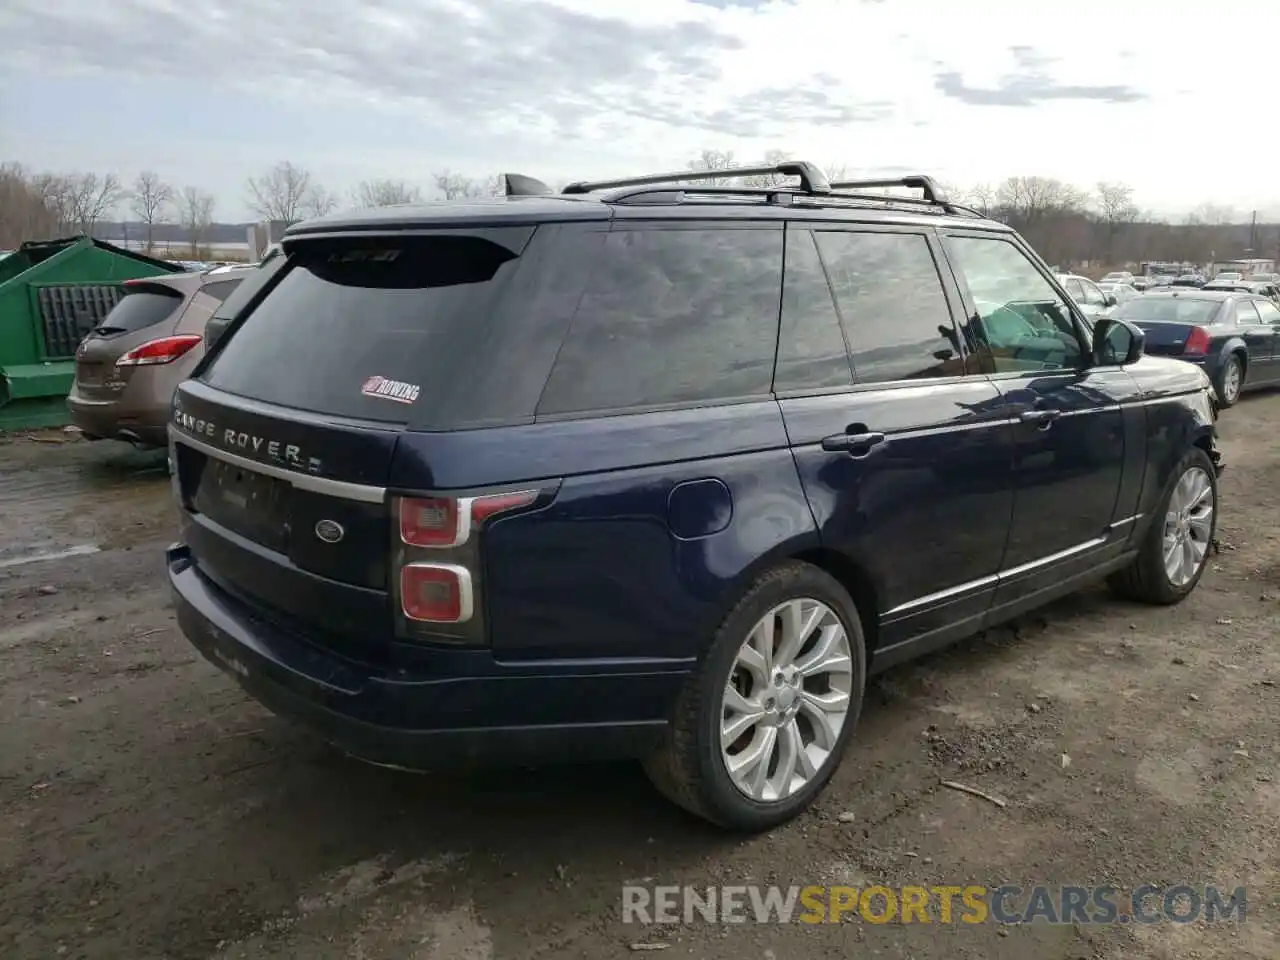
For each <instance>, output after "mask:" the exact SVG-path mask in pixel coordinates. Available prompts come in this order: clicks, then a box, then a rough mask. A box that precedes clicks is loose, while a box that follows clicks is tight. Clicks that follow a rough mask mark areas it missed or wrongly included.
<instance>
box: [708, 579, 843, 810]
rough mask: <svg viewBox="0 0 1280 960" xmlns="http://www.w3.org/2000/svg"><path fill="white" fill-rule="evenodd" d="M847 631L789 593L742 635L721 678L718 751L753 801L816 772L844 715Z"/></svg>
mask: <svg viewBox="0 0 1280 960" xmlns="http://www.w3.org/2000/svg"><path fill="white" fill-rule="evenodd" d="M852 683H853V657H852V656H851V652H850V648H849V634H848V632H847V631H846V630H845V628H844V625H843V624H842V623H841V622H840V618H839V617H837V616H836V614H835V612H834V611H833V610H832V609H831V608H830V607H828V606H827V605H826V604H825V603H822V602H820V601H818V600H813V599H810V598H800V599H796V600H788V601H786V602H785V603H781V604H779V605H778V606H776V607H774V608H773V609H772V610H770V611H769V612H768V613H766V614H765V615H764V616H763V617H761V618H760V620H759V621H758V622H757V623H756V625H755V626H754V627H753V628H752V629H751V632H750V633H749V634H747V639H746V640H745V642H744V643H743V644H742V647H741V648H740V649H739V650H738V655H737V657H736V658H735V659H734V662H733V666H732V667H731V668H730V671H729V678H728V682H727V683H726V684H725V688H724V697H723V700H722V706H721V711H720V753H721V758H722V759H723V761H724V766H725V770H727V771H728V773H729V779H731V780H732V781H733V784H734V786H736V787H737V788H738V789H739V790H740V791H742V793H744V794H746V795H747V796H748V797H750V798H752V799H753V800H758V801H762V802H766V803H768V802H776V801H779V800H785V799H786V798H787V797H789V796H791V795H792V794H794V793H795V792H796V791H797V790H799V789H800V788H801V787H803V786H804V785H805V784H806V783H808V782H809V781H810V780H812V779H813V778H814V777H816V776H818V774H819V772H820V771H821V770H822V769H823V767H824V766H825V765H826V764H827V761H828V760H829V759H830V758H831V753H832V751H833V750H834V749H835V745H836V743H837V741H838V740H839V738H840V731H841V730H843V729H844V725H845V721H846V720H847V719H848V715H849V705H850V703H851V693H850V691H851V685H852Z"/></svg>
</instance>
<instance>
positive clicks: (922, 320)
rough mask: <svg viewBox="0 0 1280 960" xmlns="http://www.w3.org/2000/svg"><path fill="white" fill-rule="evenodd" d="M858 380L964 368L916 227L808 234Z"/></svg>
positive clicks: (941, 374) (928, 255)
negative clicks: (904, 230)
mask: <svg viewBox="0 0 1280 960" xmlns="http://www.w3.org/2000/svg"><path fill="white" fill-rule="evenodd" d="M814 236H815V237H816V239H817V241H818V252H819V253H820V254H821V256H822V261H823V263H824V264H825V265H826V268H827V273H828V274H829V276H830V277H831V287H832V290H833V291H834V292H835V297H836V306H837V307H838V308H839V310H840V319H841V321H842V322H843V323H844V330H845V335H846V336H847V337H848V339H849V349H850V352H851V354H852V360H853V375H854V377H855V378H856V379H857V381H858V382H859V383H885V382H888V381H891V380H915V379H919V378H921V377H952V376H960V375H961V374H963V373H964V372H965V370H964V357H963V354H962V353H961V351H960V345H959V340H958V336H957V334H956V330H955V325H954V324H953V323H952V320H951V310H950V308H949V307H948V305H947V298H946V295H945V294H944V293H943V291H942V279H941V278H940V277H939V276H938V268H937V265H936V264H935V263H934V261H933V254H932V252H931V251H930V250H929V241H928V239H927V238H926V237H925V236H924V234H921V233H860V232H849V231H835V230H821V231H817V232H815V234H814Z"/></svg>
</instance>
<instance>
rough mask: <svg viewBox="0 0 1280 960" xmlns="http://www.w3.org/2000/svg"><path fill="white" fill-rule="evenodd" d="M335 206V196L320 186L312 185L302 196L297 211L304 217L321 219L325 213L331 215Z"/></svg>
mask: <svg viewBox="0 0 1280 960" xmlns="http://www.w3.org/2000/svg"><path fill="white" fill-rule="evenodd" d="M337 206H338V198H337V196H335V195H334V194H332V193H330V192H329V191H328V190H327V189H325V188H324V187H322V186H320V184H318V183H314V184H312V185H311V188H310V189H309V190H307V192H306V195H305V196H303V198H302V203H301V204H299V209H300V210H301V212H302V213H303V215H304V216H308V217H323V216H324V215H325V214H326V213H332V212H333V211H334V210H335V209H336V208H337Z"/></svg>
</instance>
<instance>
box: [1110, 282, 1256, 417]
mask: <svg viewBox="0 0 1280 960" xmlns="http://www.w3.org/2000/svg"><path fill="white" fill-rule="evenodd" d="M1115 317H1116V318H1117V319H1121V320H1125V321H1127V322H1129V323H1131V324H1133V325H1134V326H1136V327H1139V328H1140V329H1142V330H1143V331H1144V333H1145V334H1146V351H1147V353H1149V354H1153V355H1156V356H1166V357H1177V358H1179V359H1180V360H1186V361H1189V362H1191V363H1194V364H1195V365H1196V366H1198V367H1200V368H1201V369H1202V370H1204V371H1205V373H1207V374H1208V375H1209V378H1210V379H1211V380H1212V381H1213V384H1214V388H1215V390H1216V391H1217V396H1218V403H1219V404H1220V405H1221V406H1222V407H1230V406H1234V405H1235V403H1236V401H1237V400H1239V399H1240V394H1241V392H1242V391H1244V390H1249V389H1252V388H1255V387H1268V386H1276V385H1277V383H1280V307H1277V306H1276V304H1275V303H1273V302H1272V301H1271V300H1268V299H1267V298H1265V297H1261V296H1258V295H1256V294H1254V293H1253V292H1251V291H1243V292H1240V291H1234V290H1211V289H1209V286H1206V287H1204V288H1203V289H1201V290H1194V291H1192V290H1172V291H1168V292H1152V293H1148V294H1147V295H1146V296H1144V297H1140V298H1138V299H1136V300H1130V301H1128V302H1127V303H1124V304H1122V305H1121V306H1119V307H1118V308H1117V309H1116V311H1115Z"/></svg>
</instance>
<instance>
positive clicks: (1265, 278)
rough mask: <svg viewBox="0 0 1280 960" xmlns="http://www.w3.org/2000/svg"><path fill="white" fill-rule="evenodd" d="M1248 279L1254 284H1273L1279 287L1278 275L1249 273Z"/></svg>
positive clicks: (1279, 278)
mask: <svg viewBox="0 0 1280 960" xmlns="http://www.w3.org/2000/svg"><path fill="white" fill-rule="evenodd" d="M1249 279H1250V280H1252V281H1253V282H1254V283H1274V284H1278V285H1280V273H1263V272H1258V273H1251V274H1249Z"/></svg>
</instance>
